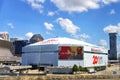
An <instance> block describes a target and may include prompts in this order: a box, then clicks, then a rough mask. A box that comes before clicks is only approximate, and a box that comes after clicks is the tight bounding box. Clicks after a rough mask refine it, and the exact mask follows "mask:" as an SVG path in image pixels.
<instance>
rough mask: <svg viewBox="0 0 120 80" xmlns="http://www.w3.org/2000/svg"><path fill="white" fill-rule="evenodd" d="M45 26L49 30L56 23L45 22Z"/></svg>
mask: <svg viewBox="0 0 120 80" xmlns="http://www.w3.org/2000/svg"><path fill="white" fill-rule="evenodd" d="M44 26H45V27H46V29H47V30H53V27H54V25H53V24H51V23H47V22H44Z"/></svg>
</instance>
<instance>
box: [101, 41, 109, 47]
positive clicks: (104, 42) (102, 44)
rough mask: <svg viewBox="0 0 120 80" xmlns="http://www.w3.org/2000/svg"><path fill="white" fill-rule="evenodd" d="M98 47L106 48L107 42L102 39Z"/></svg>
mask: <svg viewBox="0 0 120 80" xmlns="http://www.w3.org/2000/svg"><path fill="white" fill-rule="evenodd" d="M100 46H103V47H106V46H107V41H106V40H104V39H101V40H100Z"/></svg>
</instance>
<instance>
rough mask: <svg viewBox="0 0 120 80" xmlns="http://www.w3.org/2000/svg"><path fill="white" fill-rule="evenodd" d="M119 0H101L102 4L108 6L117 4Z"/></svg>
mask: <svg viewBox="0 0 120 80" xmlns="http://www.w3.org/2000/svg"><path fill="white" fill-rule="evenodd" d="M118 1H119V0H102V2H103V3H104V4H110V3H115V2H118Z"/></svg>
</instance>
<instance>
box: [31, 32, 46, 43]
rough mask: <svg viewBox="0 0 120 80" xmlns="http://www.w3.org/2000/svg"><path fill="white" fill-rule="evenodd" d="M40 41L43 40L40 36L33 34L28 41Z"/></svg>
mask: <svg viewBox="0 0 120 80" xmlns="http://www.w3.org/2000/svg"><path fill="white" fill-rule="evenodd" d="M42 40H44V38H43V37H42V36H41V35H40V34H34V35H33V36H32V37H31V39H30V43H35V42H39V41H42Z"/></svg>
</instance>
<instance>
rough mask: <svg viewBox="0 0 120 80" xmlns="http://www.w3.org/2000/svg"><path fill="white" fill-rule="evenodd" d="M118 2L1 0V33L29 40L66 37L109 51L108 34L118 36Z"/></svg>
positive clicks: (111, 0) (115, 0) (118, 41)
mask: <svg viewBox="0 0 120 80" xmlns="http://www.w3.org/2000/svg"><path fill="white" fill-rule="evenodd" d="M119 9H120V0H0V32H4V31H6V32H8V33H9V35H10V37H18V38H20V39H29V38H30V37H31V36H32V35H33V34H41V35H42V36H43V37H44V39H48V38H53V37H68V38H74V39H78V40H84V41H86V42H89V43H93V44H96V45H101V46H105V47H108V43H109V40H108V39H109V37H108V33H111V32H117V33H118V36H117V37H118V40H117V44H118V48H120V10H119Z"/></svg>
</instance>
